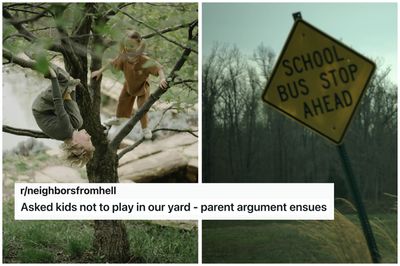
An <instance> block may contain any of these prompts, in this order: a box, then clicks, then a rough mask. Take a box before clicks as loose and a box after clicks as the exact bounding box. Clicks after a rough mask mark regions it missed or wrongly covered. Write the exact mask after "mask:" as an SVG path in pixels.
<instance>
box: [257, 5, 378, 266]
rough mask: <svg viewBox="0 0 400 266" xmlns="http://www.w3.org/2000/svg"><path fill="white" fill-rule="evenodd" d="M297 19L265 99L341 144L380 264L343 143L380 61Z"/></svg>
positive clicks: (370, 245) (373, 254) (350, 181)
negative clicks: (373, 59) (365, 55)
mask: <svg viewBox="0 0 400 266" xmlns="http://www.w3.org/2000/svg"><path fill="white" fill-rule="evenodd" d="M293 19H294V20H295V23H294V26H293V28H292V30H291V32H290V34H289V37H288V39H287V40H286V43H285V46H284V48H283V51H282V52H281V54H280V56H279V58H278V60H277V63H276V66H275V67H274V70H273V72H272V75H271V77H270V79H269V80H268V83H267V85H266V87H265V90H264V94H263V100H264V101H265V102H266V103H268V104H269V105H271V106H272V107H274V108H275V109H277V110H278V111H280V112H281V113H283V114H285V115H286V116H288V117H290V118H292V119H294V120H296V121H297V122H299V123H301V124H303V125H304V126H306V127H308V128H310V129H311V130H313V131H314V132H316V133H319V134H320V135H322V136H323V137H325V138H327V139H328V140H330V141H332V142H333V143H334V144H336V145H338V146H337V149H338V152H339V155H340V159H341V161H342V165H343V169H344V171H345V174H346V176H347V180H348V184H349V188H350V190H351V193H352V196H353V199H354V203H355V206H356V208H357V211H358V217H359V219H360V223H361V226H362V229H363V232H364V236H365V239H366V241H367V244H368V248H369V251H370V254H371V258H372V261H373V262H374V263H378V262H379V261H380V255H379V251H378V247H377V245H376V242H375V238H374V234H373V232H372V229H371V225H370V223H369V220H368V216H367V212H366V210H365V206H364V203H363V201H362V198H361V193H360V191H359V187H358V184H357V181H356V179H355V177H354V174H353V170H352V167H351V164H350V160H349V157H348V155H347V153H346V149H345V147H344V144H342V141H343V138H344V135H345V133H346V131H347V128H348V126H349V124H350V121H351V119H352V117H353V115H354V113H355V110H356V109H357V106H358V104H359V103H360V101H361V97H362V95H363V93H364V91H365V88H366V87H367V85H368V83H369V80H370V79H371V77H372V74H373V72H374V71H375V64H374V62H372V61H371V60H369V59H368V58H366V57H364V56H363V55H361V54H359V53H358V52H357V51H355V50H353V49H352V48H350V47H348V46H346V45H344V44H343V43H341V42H340V41H338V40H336V39H334V38H333V37H331V36H329V35H328V34H326V33H324V32H322V31H321V30H319V29H317V28H315V27H314V26H312V25H311V24H309V23H307V22H305V21H303V20H302V16H301V13H300V12H297V13H294V14H293Z"/></svg>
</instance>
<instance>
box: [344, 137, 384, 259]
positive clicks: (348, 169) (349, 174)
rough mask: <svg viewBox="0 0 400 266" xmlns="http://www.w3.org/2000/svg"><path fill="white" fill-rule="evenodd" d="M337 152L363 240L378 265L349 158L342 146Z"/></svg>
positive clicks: (377, 257) (376, 249)
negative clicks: (361, 230) (356, 213)
mask: <svg viewBox="0 0 400 266" xmlns="http://www.w3.org/2000/svg"><path fill="white" fill-rule="evenodd" d="M337 150H338V152H339V155H340V159H341V161H342V165H343V169H344V171H345V173H346V176H347V180H348V184H349V187H350V190H351V193H352V196H353V199H354V204H355V205H356V208H357V212H358V218H359V219H360V223H361V226H362V229H363V232H364V236H365V239H366V240H367V244H368V249H369V252H370V254H371V258H372V261H373V262H374V263H379V262H380V259H381V256H380V254H379V251H378V246H377V245H376V241H375V237H374V233H373V232H372V228H371V225H370V223H369V220H368V215H367V211H366V210H365V207H364V203H363V200H362V197H361V193H360V190H359V189H358V184H357V180H356V178H355V176H354V173H353V169H352V167H351V163H350V159H349V156H348V155H347V152H346V149H345V147H344V144H340V145H339V146H337Z"/></svg>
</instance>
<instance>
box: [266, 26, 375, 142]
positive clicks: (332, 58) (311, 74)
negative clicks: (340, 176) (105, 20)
mask: <svg viewBox="0 0 400 266" xmlns="http://www.w3.org/2000/svg"><path fill="white" fill-rule="evenodd" d="M374 70H375V64H374V62H372V61H371V60H369V59H368V58H366V57H364V56H362V55H361V54H359V53H357V52H356V51H354V50H353V49H351V48H349V47H347V46H346V45H344V44H342V43H341V42H339V41H337V40H335V39H334V38H332V37H330V36H329V35H327V34H325V33H324V32H322V31H320V30H319V29H317V28H315V27H314V26H312V25H310V24H309V23H307V22H305V21H303V20H297V21H296V22H295V24H294V26H293V28H292V30H291V32H290V34H289V37H288V39H287V40H286V43H285V46H284V48H283V51H282V53H281V55H280V56H279V59H278V61H277V63H276V66H275V68H274V70H273V72H272V75H271V78H270V79H269V80H268V83H267V86H266V88H265V90H264V94H263V100H264V101H265V102H267V103H268V104H270V105H271V106H273V107H275V108H276V109H278V110H279V111H281V112H282V113H284V114H286V115H288V116H289V117H291V118H293V119H295V120H296V121H298V122H300V123H301V124H303V125H305V126H307V127H309V128H311V129H312V130H314V131H316V132H318V133H319V134H321V135H323V136H324V137H326V138H328V139H329V140H331V141H333V142H334V143H336V144H340V143H341V142H342V140H343V137H344V134H345V132H346V130H347V127H348V126H349V124H350V121H351V118H352V116H353V114H354V112H355V110H356V108H357V106H358V104H359V102H360V100H361V96H362V94H363V92H364V90H365V88H366V86H367V84H368V82H369V80H370V78H371V76H372V74H373V72H374Z"/></svg>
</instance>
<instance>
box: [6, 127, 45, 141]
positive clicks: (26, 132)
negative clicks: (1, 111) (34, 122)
mask: <svg viewBox="0 0 400 266" xmlns="http://www.w3.org/2000/svg"><path fill="white" fill-rule="evenodd" d="M3 132H5V133H9V134H13V135H18V136H28V137H32V138H41V139H50V137H49V136H47V135H46V134H44V133H43V132H41V131H37V130H31V129H24V128H15V127H10V126H7V125H3Z"/></svg>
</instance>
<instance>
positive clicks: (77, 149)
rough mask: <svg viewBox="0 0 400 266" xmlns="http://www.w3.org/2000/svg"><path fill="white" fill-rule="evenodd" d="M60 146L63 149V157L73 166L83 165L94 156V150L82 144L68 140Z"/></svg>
mask: <svg viewBox="0 0 400 266" xmlns="http://www.w3.org/2000/svg"><path fill="white" fill-rule="evenodd" d="M60 148H61V149H62V151H63V153H64V154H63V159H64V160H65V161H67V162H68V163H69V164H70V165H71V166H76V167H83V166H85V165H86V164H87V163H88V162H89V161H90V159H92V157H93V152H94V150H87V149H85V148H84V147H83V146H82V145H81V144H77V143H72V142H71V141H66V142H64V143H63V144H61V146H60Z"/></svg>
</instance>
